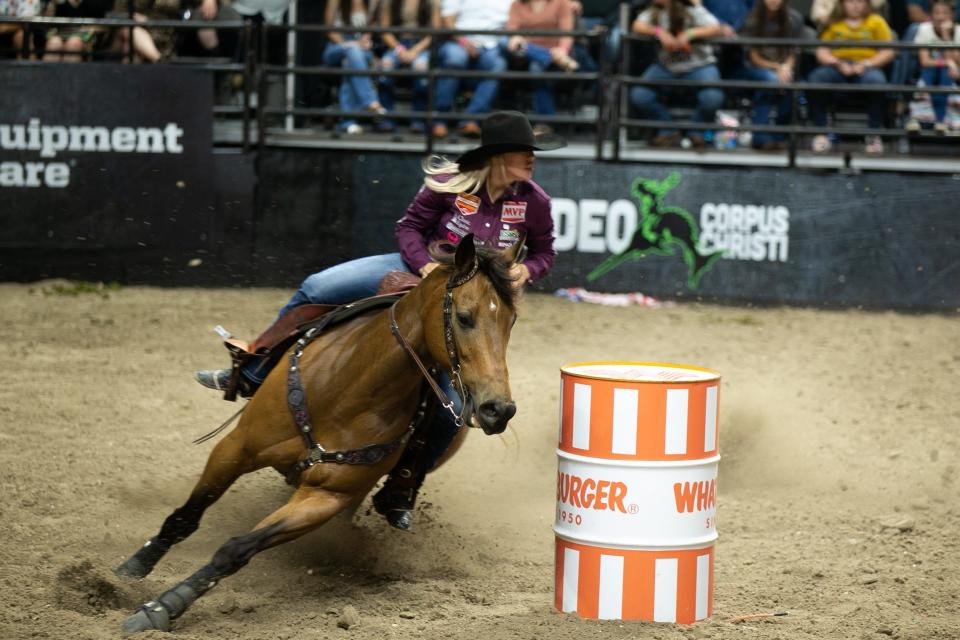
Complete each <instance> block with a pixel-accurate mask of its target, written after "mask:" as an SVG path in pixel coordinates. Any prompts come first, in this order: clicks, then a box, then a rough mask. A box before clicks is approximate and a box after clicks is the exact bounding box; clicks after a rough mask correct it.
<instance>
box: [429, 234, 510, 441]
mask: <svg viewBox="0 0 960 640" xmlns="http://www.w3.org/2000/svg"><path fill="white" fill-rule="evenodd" d="M522 244H523V243H522V242H518V243H517V244H516V245H514V248H512V249H508V250H507V251H504V252H498V251H493V250H486V249H482V248H477V247H476V245H475V244H474V242H473V236H472V235H468V236H467V237H465V238H464V239H463V240H461V241H460V244H459V246H458V247H457V251H456V254H455V255H454V257H453V258H452V260H450V259H447V260H444V262H447V263H448V267H447V268H446V269H443V270H441V269H436V270H435V271H436V272H438V273H436V275H434V277H435V278H438V279H439V278H443V277H444V276H445V277H446V285H445V288H444V291H445V293H444V295H445V301H444V325H443V326H444V329H443V335H442V336H439V339H433V340H431V339H430V338H429V337H428V341H429V342H431V343H432V344H433V345H435V346H434V347H433V348H432V351H434V356H435V358H436V359H437V361H438V362H441V363H446V364H447V365H448V367H449V370H451V371H452V373H453V376H452V377H453V382H454V386H455V387H460V385H462V386H463V387H464V388H458V391H459V392H460V395H461V397H462V398H463V401H464V411H463V416H464V419H465V420H466V421H467V422H468V423H469V422H470V421H471V420H473V421H475V422H476V424H477V426H479V427H481V428H482V429H483V431H484V432H485V433H487V434H494V433H501V432H502V431H503V430H504V429H505V428H506V426H507V422H509V420H510V418H512V417H513V414H514V413H516V411H517V407H516V404H514V402H513V396H512V395H511V393H510V376H509V374H508V373H507V342H508V341H509V339H510V330H511V329H512V328H513V323H514V322H515V321H516V318H517V312H516V303H517V298H518V296H519V287H517V286H516V284H515V281H514V280H513V279H512V276H511V273H510V268H511V267H512V266H513V265H514V263H515V261H516V260H517V255H518V253H519V249H520V247H521V246H522ZM431 275H433V274H431ZM430 324H432V325H434V326H436V325H435V324H434V323H430ZM438 342H439V345H438ZM438 349H439V351H438Z"/></svg>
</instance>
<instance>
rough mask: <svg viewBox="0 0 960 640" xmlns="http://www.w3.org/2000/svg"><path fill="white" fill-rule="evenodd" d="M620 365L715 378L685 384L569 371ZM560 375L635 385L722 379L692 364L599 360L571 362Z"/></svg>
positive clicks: (715, 372)
mask: <svg viewBox="0 0 960 640" xmlns="http://www.w3.org/2000/svg"><path fill="white" fill-rule="evenodd" d="M611 364H612V365H620V366H633V367H637V366H640V367H666V368H668V369H692V370H694V371H702V372H705V373H709V374H712V376H713V377H711V378H706V379H704V380H688V381H684V382H678V381H676V380H628V379H626V378H612V377H608V376H594V375H587V374H583V373H576V372H573V371H569V370H568V369H569V368H570V367H587V366H597V365H611ZM560 373H565V374H567V375H570V376H575V377H577V378H585V379H587V380H606V381H608V382H630V383H633V384H702V383H704V382H714V381H716V380H719V379H720V372H719V371H715V370H713V369H707V368H706V367H698V366H696V365H692V364H676V363H669V362H634V361H631V360H599V361H595V362H594V361H590V362H571V363H569V364H565V365H562V366H561V367H560Z"/></svg>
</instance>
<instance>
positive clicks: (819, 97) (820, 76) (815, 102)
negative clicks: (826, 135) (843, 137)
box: [807, 66, 887, 129]
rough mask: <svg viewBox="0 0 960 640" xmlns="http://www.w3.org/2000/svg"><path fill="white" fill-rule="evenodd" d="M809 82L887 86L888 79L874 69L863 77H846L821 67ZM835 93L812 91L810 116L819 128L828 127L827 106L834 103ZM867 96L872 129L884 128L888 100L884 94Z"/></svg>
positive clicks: (813, 72) (865, 72) (832, 69)
mask: <svg viewBox="0 0 960 640" xmlns="http://www.w3.org/2000/svg"><path fill="white" fill-rule="evenodd" d="M807 80H808V81H809V82H815V83H833V84H842V83H848V84H886V83H887V77H886V76H885V75H883V71H881V70H880V69H875V68H873V67H871V68H869V69H867V70H865V71H864V72H863V75H862V76H845V75H843V74H842V73H840V71H838V70H837V69H836V68H834V67H828V66H820V67H817V68H816V69H814V70H813V71H811V72H810V76H809V77H808V78H807ZM833 95H834V92H832V91H810V92H809V93H808V100H809V102H810V115H811V116H812V118H813V123H814V124H815V125H816V126H818V127H825V126H827V105H829V104H830V103H831V102H832V101H833ZM865 95H866V99H867V117H868V118H869V122H870V128H872V129H876V128H879V127H882V126H883V121H884V117H885V116H886V111H887V98H886V95H884V94H883V93H875V92H870V93H868V94H865Z"/></svg>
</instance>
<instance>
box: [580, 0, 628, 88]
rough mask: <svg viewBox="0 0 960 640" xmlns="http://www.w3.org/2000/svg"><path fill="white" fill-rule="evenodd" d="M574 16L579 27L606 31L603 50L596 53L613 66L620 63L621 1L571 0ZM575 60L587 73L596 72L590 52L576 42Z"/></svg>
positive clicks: (595, 64)
mask: <svg viewBox="0 0 960 640" xmlns="http://www.w3.org/2000/svg"><path fill="white" fill-rule="evenodd" d="M570 4H572V5H573V12H574V15H576V16H577V27H578V28H581V29H589V30H591V31H593V30H597V29H606V30H607V36H606V38H605V39H604V40H603V41H602V43H601V45H602V46H601V49H602V50H598V51H595V52H594V53H596V54H597V55H601V56H605V57H606V58H607V59H608V60H610V61H611V62H612V63H613V64H617V63H619V52H620V36H621V33H620V0H571V2H570ZM571 55H572V56H573V59H574V60H576V61H577V63H578V64H579V65H580V68H581V69H583V70H585V71H596V69H597V62H596V60H594V58H593V56H592V55H591V52H590V50H588V49H586V48H585V47H583V46H582V45H581V44H580V43H579V42H576V41H574V43H573V53H572V54H571Z"/></svg>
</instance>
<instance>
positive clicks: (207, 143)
mask: <svg viewBox="0 0 960 640" xmlns="http://www.w3.org/2000/svg"><path fill="white" fill-rule="evenodd" d="M0 86H2V87H3V90H2V91H0V203H2V205H0V279H20V278H22V277H46V276H68V277H78V276H83V275H87V276H88V277H95V278H97V279H101V280H122V281H150V280H154V279H157V278H160V279H162V278H163V277H165V276H168V275H171V274H175V273H183V272H184V271H185V270H187V269H188V267H187V264H186V263H189V262H190V260H193V261H194V264H198V262H197V261H198V260H199V259H198V258H191V257H189V256H190V255H191V254H192V253H195V252H203V251H204V250H205V248H206V247H207V246H208V244H209V241H210V237H209V236H210V234H211V231H212V222H213V211H214V203H215V189H214V184H215V175H214V168H213V162H212V159H213V158H212V113H211V107H212V93H213V92H212V88H213V81H212V79H211V76H210V74H209V72H204V71H200V70H191V69H184V68H180V67H174V66H147V65H136V66H134V65H122V64H116V65H112V64H22V65H10V66H3V67H0ZM38 256H42V263H43V265H44V266H43V268H42V270H41V271H39V272H38V271H37V264H36V263H37V262H39V260H37V258H38Z"/></svg>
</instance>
